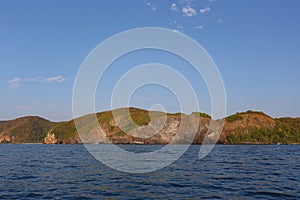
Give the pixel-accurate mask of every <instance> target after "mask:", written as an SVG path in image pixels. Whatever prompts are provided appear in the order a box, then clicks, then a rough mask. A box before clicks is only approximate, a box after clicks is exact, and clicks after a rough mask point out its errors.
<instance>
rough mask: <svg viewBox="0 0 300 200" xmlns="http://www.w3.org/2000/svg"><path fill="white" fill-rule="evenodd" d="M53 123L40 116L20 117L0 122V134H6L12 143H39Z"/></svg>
mask: <svg viewBox="0 0 300 200" xmlns="http://www.w3.org/2000/svg"><path fill="white" fill-rule="evenodd" d="M54 125H55V123H53V122H50V121H48V120H46V119H43V118H40V117H21V118H17V119H15V120H11V121H6V122H3V123H1V124H0V136H1V135H2V134H5V135H7V136H8V137H10V138H11V139H12V140H13V141H12V142H13V143H41V142H43V141H44V138H45V136H46V135H47V133H48V132H49V131H50V129H51V128H52V127H53V126H54Z"/></svg>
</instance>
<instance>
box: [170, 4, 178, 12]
mask: <svg viewBox="0 0 300 200" xmlns="http://www.w3.org/2000/svg"><path fill="white" fill-rule="evenodd" d="M171 10H173V11H176V10H178V8H177V5H176V3H172V4H171Z"/></svg>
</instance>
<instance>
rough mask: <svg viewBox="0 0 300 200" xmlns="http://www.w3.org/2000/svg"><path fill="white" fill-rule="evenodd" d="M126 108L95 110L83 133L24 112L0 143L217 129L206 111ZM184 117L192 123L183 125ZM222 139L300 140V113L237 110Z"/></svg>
mask: <svg viewBox="0 0 300 200" xmlns="http://www.w3.org/2000/svg"><path fill="white" fill-rule="evenodd" d="M112 112H114V117H113V113H112ZM126 112H127V109H117V110H114V111H106V112H100V113H96V119H94V118H92V116H93V115H86V116H83V117H80V118H78V119H76V122H77V126H78V127H77V128H79V129H80V130H81V133H82V134H81V137H79V135H78V133H77V129H76V127H75V122H74V120H70V121H66V122H59V123H54V122H50V121H48V120H45V119H43V118H40V117H23V118H18V119H15V120H11V121H5V122H2V123H0V142H2V143H11V142H12V143H47V144H76V143H114V144H167V143H170V142H171V143H188V142H190V141H191V138H194V139H193V140H192V142H193V143H194V144H201V143H202V142H203V140H204V138H205V137H206V136H207V134H209V136H213V135H214V134H211V133H214V132H215V130H211V127H210V126H209V124H210V119H211V118H210V116H209V115H207V114H205V113H200V112H194V113H192V114H190V115H185V114H182V113H173V114H171V113H163V112H157V111H147V110H143V109H139V108H129V115H128V114H126ZM130 119H132V120H133V122H134V123H133V122H132V121H131V120H130ZM182 121H185V122H187V123H186V124H184V125H182V126H181V124H183V123H182ZM212 122H213V123H221V122H222V121H221V120H217V121H212ZM98 123H99V124H100V127H99V126H98ZM198 125H199V127H198ZM177 132H179V134H177ZM192 132H196V135H192V134H191V133H192ZM176 134H177V136H176V137H175V135H176ZM105 136H106V137H105ZM214 137H215V136H214ZM218 143H220V144H277V143H283V144H292V143H300V118H278V119H274V118H272V117H270V116H268V115H266V114H265V113H263V112H256V111H247V112H240V113H236V114H234V115H231V116H228V117H226V118H225V119H224V127H223V130H222V132H221V135H220V137H219V140H218Z"/></svg>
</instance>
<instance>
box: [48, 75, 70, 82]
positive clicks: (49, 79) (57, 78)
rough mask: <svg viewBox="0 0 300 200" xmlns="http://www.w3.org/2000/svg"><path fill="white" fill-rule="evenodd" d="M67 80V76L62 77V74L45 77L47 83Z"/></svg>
mask: <svg viewBox="0 0 300 200" xmlns="http://www.w3.org/2000/svg"><path fill="white" fill-rule="evenodd" d="M68 80H69V78H68V77H64V76H54V77H49V78H46V79H45V81H46V82H47V83H50V82H56V83H62V82H65V81H68Z"/></svg>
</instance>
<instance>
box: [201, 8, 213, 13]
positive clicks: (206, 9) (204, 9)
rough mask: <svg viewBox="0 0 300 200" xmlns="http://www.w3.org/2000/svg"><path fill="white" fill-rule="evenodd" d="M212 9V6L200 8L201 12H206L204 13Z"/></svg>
mask: <svg viewBox="0 0 300 200" xmlns="http://www.w3.org/2000/svg"><path fill="white" fill-rule="evenodd" d="M210 10H211V9H210V7H206V8H201V9H200V13H202V14H204V13H206V12H209V11H210Z"/></svg>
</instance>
